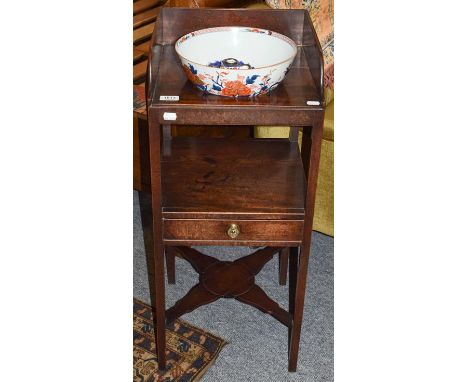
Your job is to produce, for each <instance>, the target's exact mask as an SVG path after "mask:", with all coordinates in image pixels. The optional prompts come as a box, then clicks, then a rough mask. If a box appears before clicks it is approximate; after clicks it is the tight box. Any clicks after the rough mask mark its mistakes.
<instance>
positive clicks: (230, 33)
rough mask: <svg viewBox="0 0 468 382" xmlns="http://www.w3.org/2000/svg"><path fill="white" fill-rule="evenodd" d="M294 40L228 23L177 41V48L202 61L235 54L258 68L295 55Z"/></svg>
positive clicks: (219, 59) (180, 51) (202, 62)
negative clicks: (230, 25)
mask: <svg viewBox="0 0 468 382" xmlns="http://www.w3.org/2000/svg"><path fill="white" fill-rule="evenodd" d="M293 44H294V43H293V42H292V41H291V43H289V42H288V41H285V40H284V39H282V38H280V37H276V36H275V34H273V35H269V34H266V33H258V32H251V31H249V30H248V29H246V28H242V27H229V28H226V30H221V31H220V30H217V31H207V32H206V33H205V32H203V33H201V34H196V35H195V36H192V37H190V38H188V39H187V40H185V41H183V42H181V43H180V44H177V45H178V46H177V50H178V53H179V54H180V55H181V56H182V57H184V58H186V59H187V60H189V61H192V62H194V63H197V64H201V65H209V64H210V63H212V62H215V61H222V60H224V59H227V58H235V59H237V60H240V61H243V62H244V63H245V64H250V65H251V66H252V67H253V68H257V69H258V68H262V67H265V66H271V65H275V64H279V63H281V62H283V61H286V60H287V59H289V58H291V57H292V56H294V55H295V53H296V47H295V46H294V45H293Z"/></svg>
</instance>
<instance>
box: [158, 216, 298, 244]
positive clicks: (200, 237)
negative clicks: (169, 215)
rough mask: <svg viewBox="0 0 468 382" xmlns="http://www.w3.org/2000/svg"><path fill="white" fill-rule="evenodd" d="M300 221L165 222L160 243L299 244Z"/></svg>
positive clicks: (185, 220) (166, 220) (176, 220)
mask: <svg viewBox="0 0 468 382" xmlns="http://www.w3.org/2000/svg"><path fill="white" fill-rule="evenodd" d="M303 227H304V222H303V221H302V220H238V221H235V220H197V219H165V220H164V228H163V232H164V234H163V235H164V241H165V242H168V243H169V242H170V243H175V244H177V243H180V244H182V242H188V241H193V242H195V243H196V244H226V245H245V244H258V245H262V244H264V245H267V244H270V245H271V244H283V245H288V244H299V243H300V242H301V241H302V230H303Z"/></svg>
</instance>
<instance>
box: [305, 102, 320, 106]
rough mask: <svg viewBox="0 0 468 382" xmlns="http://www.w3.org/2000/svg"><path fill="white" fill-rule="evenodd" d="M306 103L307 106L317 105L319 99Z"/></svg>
mask: <svg viewBox="0 0 468 382" xmlns="http://www.w3.org/2000/svg"><path fill="white" fill-rule="evenodd" d="M307 105H309V106H318V105H320V102H319V101H307Z"/></svg>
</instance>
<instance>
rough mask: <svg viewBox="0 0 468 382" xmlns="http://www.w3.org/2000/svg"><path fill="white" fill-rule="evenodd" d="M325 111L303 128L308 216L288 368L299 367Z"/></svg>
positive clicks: (302, 245)
mask: <svg viewBox="0 0 468 382" xmlns="http://www.w3.org/2000/svg"><path fill="white" fill-rule="evenodd" d="M322 133H323V115H321V116H320V117H319V118H318V119H317V121H316V123H314V125H313V127H312V128H305V127H304V129H303V132H302V134H303V136H302V143H303V146H302V154H303V157H302V158H303V162H304V168H305V172H306V177H307V194H306V203H305V208H306V216H305V218H304V233H303V237H302V244H301V248H300V253H299V267H298V271H297V280H296V283H295V284H296V290H295V291H294V304H293V305H294V309H293V311H294V313H293V317H292V319H293V325H292V329H291V333H290V336H289V337H290V342H289V363H288V370H289V371H296V369H297V357H298V353H299V340H300V337H301V326H302V316H303V311H304V298H305V289H306V282H307V270H308V267H309V253H310V244H311V240H312V219H313V216H314V205H315V192H316V186H317V176H318V167H319V160H320V148H321V144H322Z"/></svg>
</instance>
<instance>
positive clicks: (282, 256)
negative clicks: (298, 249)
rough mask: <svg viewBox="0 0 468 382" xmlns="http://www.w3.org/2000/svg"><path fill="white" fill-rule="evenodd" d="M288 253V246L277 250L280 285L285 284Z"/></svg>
mask: <svg viewBox="0 0 468 382" xmlns="http://www.w3.org/2000/svg"><path fill="white" fill-rule="evenodd" d="M288 255H289V248H288V247H286V248H283V249H281V251H280V252H279V255H278V260H279V283H280V285H286V278H287V276H288Z"/></svg>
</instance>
